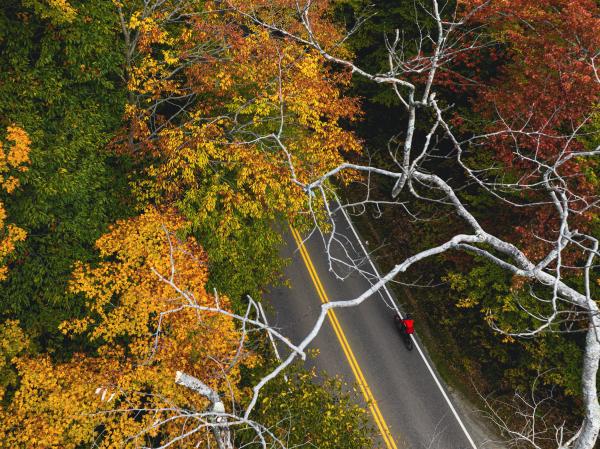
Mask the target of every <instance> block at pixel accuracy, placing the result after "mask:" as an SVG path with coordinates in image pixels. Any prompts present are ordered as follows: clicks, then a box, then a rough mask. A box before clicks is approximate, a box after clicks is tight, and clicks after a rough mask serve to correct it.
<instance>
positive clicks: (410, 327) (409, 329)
mask: <svg viewBox="0 0 600 449" xmlns="http://www.w3.org/2000/svg"><path fill="white" fill-rule="evenodd" d="M403 322H404V328H405V329H406V333H407V334H413V333H414V332H415V320H403Z"/></svg>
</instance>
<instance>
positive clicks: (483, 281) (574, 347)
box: [444, 259, 585, 396]
mask: <svg viewBox="0 0 600 449" xmlns="http://www.w3.org/2000/svg"><path fill="white" fill-rule="evenodd" d="M444 280H446V281H447V282H448V283H449V285H450V290H449V291H448V295H449V299H450V300H451V301H452V302H454V303H455V304H456V307H457V308H458V309H459V310H461V309H462V310H469V311H470V314H473V313H474V314H475V315H479V317H476V320H477V321H478V322H479V323H484V322H485V321H487V322H488V323H490V324H492V323H493V325H494V326H495V327H497V328H499V329H501V330H503V331H504V332H506V333H517V332H525V331H527V330H532V329H535V328H537V327H538V326H539V325H540V324H541V322H540V321H538V320H536V319H535V318H533V315H535V316H540V317H543V316H549V315H550V314H551V313H552V310H551V307H550V304H548V303H546V302H542V301H539V300H537V299H536V298H534V297H533V296H532V295H531V293H532V292H533V293H534V294H535V295H536V296H538V297H543V298H549V297H551V296H552V292H551V291H550V289H548V288H538V287H537V286H532V285H528V284H527V283H525V280H524V279H521V278H518V277H515V278H512V277H511V275H510V274H509V273H507V272H506V271H505V270H502V268H500V267H498V266H497V265H494V264H492V263H489V262H487V261H484V260H481V259H477V260H476V262H475V263H474V264H473V268H471V269H469V270H467V272H466V273H462V274H461V273H458V272H450V273H449V274H448V275H447V276H446V277H445V279H444ZM530 289H534V290H530ZM467 313H469V312H467ZM448 319H449V321H450V323H449V324H450V325H451V326H452V327H453V328H456V329H463V330H462V331H461V330H459V334H460V335H459V338H460V340H461V341H463V342H464V343H465V348H466V351H465V352H466V354H467V355H468V356H469V357H471V358H472V359H474V360H478V361H479V363H481V365H483V366H485V367H486V370H487V371H488V375H491V376H494V377H496V379H497V380H496V381H497V383H498V384H500V385H505V386H507V388H509V389H514V388H517V389H522V390H527V389H528V388H529V386H530V384H531V379H532V378H534V377H535V376H536V375H537V373H544V374H543V375H542V376H541V383H542V384H545V385H556V386H559V387H561V388H562V390H563V392H564V393H565V394H567V395H568V396H576V395H578V394H579V391H580V378H579V377H580V375H579V372H580V367H581V363H582V360H581V351H580V350H579V349H578V341H577V335H572V334H567V333H561V331H565V330H567V329H566V328H564V327H563V326H562V325H561V324H560V323H557V324H555V325H552V326H551V327H550V328H549V329H548V331H547V332H545V333H542V334H540V335H538V336H536V338H535V339H516V338H512V337H510V336H509V335H506V334H501V333H497V332H492V330H491V328H489V329H488V331H487V332H482V330H483V329H482V328H481V324H480V325H478V326H477V327H479V328H480V329H479V330H477V327H476V328H475V329H465V328H464V325H461V322H462V321H463V320H464V316H461V314H460V313H457V312H456V311H455V312H452V311H449V313H448ZM463 324H464V323H463ZM484 326H485V324H484ZM584 329H585V328H583V329H581V330H584ZM473 330H475V332H473ZM571 330H576V329H571ZM557 367H560V369H557ZM493 373H495V374H493Z"/></svg>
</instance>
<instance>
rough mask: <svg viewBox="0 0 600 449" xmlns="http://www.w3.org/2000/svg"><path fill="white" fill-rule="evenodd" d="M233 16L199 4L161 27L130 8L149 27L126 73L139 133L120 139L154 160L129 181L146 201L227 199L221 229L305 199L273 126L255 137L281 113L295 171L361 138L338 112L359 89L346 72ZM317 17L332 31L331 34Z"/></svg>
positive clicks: (320, 165) (337, 159) (349, 109)
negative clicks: (179, 106) (169, 103)
mask: <svg viewBox="0 0 600 449" xmlns="http://www.w3.org/2000/svg"><path fill="white" fill-rule="evenodd" d="M258 3H260V2H256V5H258ZM283 3H285V2H283ZM249 4H254V3H253V2H246V5H245V6H249ZM276 4H278V3H277V2H270V5H271V7H273V8H275V7H276V6H277V5H276ZM256 5H255V6H256ZM221 6H222V5H221ZM279 6H280V10H281V8H282V7H283V6H285V5H283V4H282V5H279ZM217 7H219V5H213V4H212V3H211V2H207V4H206V5H205V8H207V10H210V8H215V10H216V9H217ZM219 9H220V7H219ZM273 13H274V14H275V12H273ZM231 14H233V13H231ZM315 14H316V13H315ZM231 19H232V16H231V15H230V13H219V14H209V13H206V14H196V15H192V16H190V18H189V19H188V20H187V22H186V23H185V24H183V25H180V26H178V27H168V26H167V25H164V24H163V25H162V27H159V26H158V24H159V23H160V18H152V17H148V18H144V19H142V18H140V17H139V15H138V14H135V13H134V14H133V16H132V19H131V20H130V22H129V23H130V26H133V27H137V28H140V27H145V29H146V30H148V32H147V33H148V37H147V38H145V40H144V42H143V44H140V45H139V46H138V51H139V52H140V54H141V56H140V58H139V59H140V63H139V64H138V65H137V66H136V67H135V68H134V69H133V70H132V74H131V76H130V82H129V89H130V91H131V92H132V93H134V94H135V95H136V97H137V98H138V104H139V105H140V106H139V107H138V106H133V105H130V106H129V108H128V111H127V113H128V115H129V117H130V118H131V119H132V120H133V123H134V124H133V128H134V130H135V134H136V139H137V141H136V144H135V146H134V147H133V148H128V149H124V148H122V149H121V150H124V151H133V152H134V153H135V154H138V156H144V157H146V158H148V159H150V160H151V165H150V167H149V168H146V169H145V174H146V179H145V180H143V181H141V182H139V183H138V184H137V192H138V196H139V198H140V199H141V200H142V202H143V204H146V203H147V202H149V201H151V202H154V203H159V204H172V203H173V201H182V202H183V203H185V204H188V205H189V204H192V203H193V204H196V205H199V204H201V205H202V207H197V210H195V211H194V219H195V220H196V219H197V220H198V221H202V220H203V219H206V216H207V214H213V215H214V213H215V210H216V211H223V214H224V215H223V219H222V221H221V222H220V226H219V227H218V232H220V233H221V234H222V235H223V237H224V238H227V235H228V233H229V232H228V231H231V230H234V229H235V228H237V227H239V226H243V223H244V220H246V219H256V218H268V219H272V218H274V217H275V216H277V215H284V216H285V217H287V218H293V217H294V216H295V215H296V214H297V213H298V212H300V211H302V210H306V208H307V196H306V194H305V193H304V192H303V191H302V189H300V188H299V187H298V186H297V185H296V184H295V183H294V182H292V179H291V174H290V167H289V165H288V157H287V155H286V154H285V152H284V151H283V150H282V149H281V148H280V147H279V146H278V145H277V144H276V142H275V141H274V139H272V138H267V139H257V137H259V136H263V137H264V136H268V135H270V134H273V133H277V132H278V130H279V126H280V118H281V115H283V117H284V120H285V126H284V128H283V134H282V136H281V140H282V142H283V143H284V145H285V146H286V147H287V150H288V152H289V154H290V159H291V162H292V163H293V165H294V169H295V174H296V176H297V178H298V179H299V180H300V181H302V182H308V181H311V180H314V178H315V176H317V175H320V174H322V173H324V172H326V171H328V170H330V169H331V168H333V167H335V166H337V165H338V164H340V163H341V162H343V156H342V153H344V152H350V153H351V152H356V151H358V150H359V142H358V140H357V139H356V137H355V136H354V135H353V134H352V133H350V132H348V131H346V130H344V129H343V128H342V126H341V124H340V121H341V120H355V119H356V117H357V116H358V115H359V109H358V104H357V102H356V100H355V99H352V98H348V97H342V95H341V91H340V89H341V88H342V87H345V86H347V85H348V83H349V81H350V74H349V73H337V72H334V71H332V70H331V69H330V68H329V67H328V66H327V65H326V64H325V63H324V61H323V58H322V57H321V56H320V55H319V54H318V53H316V52H315V51H309V50H307V49H306V48H304V47H303V46H301V45H299V44H297V43H296V42H292V41H289V40H282V39H280V38H277V37H274V36H273V35H272V34H270V33H268V32H266V31H265V30H264V29H262V28H259V27H256V26H254V25H252V24H251V23H245V24H244V26H245V27H244V28H243V27H242V26H241V25H239V24H234V23H233V21H232V20H231ZM235 19H236V20H238V21H239V20H243V19H240V17H239V16H236V17H235ZM316 22H317V23H319V24H320V25H319V29H322V30H323V34H326V35H327V36H328V39H329V40H331V39H332V38H333V37H334V36H336V35H338V34H339V33H337V31H336V30H335V28H333V27H331V25H329V28H327V27H326V25H325V24H326V23H327V22H326V21H323V20H317V21H316ZM150 30H151V31H150ZM326 31H327V32H326ZM155 44H160V49H161V50H160V51H158V48H159V47H158V45H155ZM153 46H156V48H154V47H153ZM173 97H181V98H182V99H180V100H179V102H181V103H186V102H187V103H186V104H185V108H184V109H183V110H175V111H173V110H170V109H169V108H168V107H163V106H164V105H165V101H164V100H165V99H167V98H173ZM157 105H159V106H158V107H157ZM160 105H162V106H160ZM174 112H176V116H172V114H173V113H174ZM249 141H253V142H252V143H249ZM140 151H141V153H142V154H140ZM196 212H197V213H196Z"/></svg>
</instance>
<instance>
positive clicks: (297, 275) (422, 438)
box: [267, 217, 488, 449]
mask: <svg viewBox="0 0 600 449" xmlns="http://www.w3.org/2000/svg"><path fill="white" fill-rule="evenodd" d="M339 218H340V219H338V220H337V222H338V231H340V232H341V233H342V234H343V235H345V236H346V237H347V238H348V242H347V243H351V244H352V245H348V244H346V245H345V246H346V247H347V248H348V247H350V246H353V247H354V249H353V250H351V251H354V252H353V256H357V255H360V253H361V251H360V246H359V245H358V244H357V241H356V240H355V239H354V238H353V237H352V232H351V230H350V228H349V227H348V225H347V223H346V222H345V220H344V218H343V217H339ZM286 243H287V244H286V246H285V247H284V248H283V249H282V256H283V257H290V258H291V259H292V263H291V264H290V266H289V267H288V269H287V272H286V275H287V277H288V279H289V280H290V283H291V288H287V287H281V288H276V289H273V290H272V291H271V292H269V294H268V295H267V300H268V302H269V303H270V304H271V309H272V310H271V312H270V315H271V318H270V321H271V322H270V324H271V325H272V326H274V327H276V328H279V329H281V330H282V331H283V334H284V335H287V336H289V337H290V338H291V339H292V341H293V342H294V343H299V342H300V341H301V340H302V339H303V338H304V337H305V336H306V335H307V333H308V332H309V330H310V329H311V328H312V326H313V324H314V322H315V320H316V317H317V316H318V314H319V311H320V307H321V299H320V297H319V294H318V290H317V288H316V287H315V281H314V280H313V279H314V274H313V275H312V277H311V275H310V273H309V269H308V267H307V262H306V260H305V259H306V256H303V255H302V254H301V252H300V251H299V250H298V244H297V242H296V241H295V240H294V238H293V236H292V233H291V232H289V233H287V235H286ZM305 248H306V250H307V252H308V254H309V256H310V259H311V261H312V264H313V265H314V270H315V271H316V273H317V276H318V278H319V279H320V282H321V283H322V287H323V290H324V292H325V294H326V295H327V297H328V299H329V300H330V301H336V300H344V299H352V298H354V297H356V296H358V295H359V294H360V293H362V292H364V291H365V290H367V289H368V288H369V286H370V284H369V281H368V280H367V279H366V278H365V277H364V276H361V275H360V274H357V273H354V274H351V275H349V276H348V277H347V278H346V279H344V280H343V281H340V280H337V279H336V278H335V276H334V275H333V274H332V273H330V272H329V265H328V260H327V256H326V253H325V250H324V245H323V241H322V240H321V239H320V237H318V236H312V237H311V238H309V239H308V240H307V241H306V242H305ZM340 249H341V246H339V245H338V246H337V249H336V250H335V253H336V254H338V255H341V251H340ZM362 256H363V257H364V254H362ZM361 267H362V268H364V269H365V270H369V271H370V269H369V265H368V263H367V262H366V261H365V262H364V263H363V264H362V265H361ZM336 268H337V269H336V271H338V272H339V273H342V274H348V273H349V272H348V270H347V269H345V268H344V267H343V266H341V265H339V264H338V265H337V267H336ZM321 295H322V294H321ZM386 301H387V303H386ZM394 313H395V312H394V310H393V309H392V308H391V306H390V304H389V299H388V298H387V297H384V296H383V294H381V295H380V294H375V295H373V296H372V297H370V298H369V299H367V300H366V301H365V302H363V303H362V304H361V305H360V306H358V307H354V308H347V309H336V310H335V315H336V317H337V321H338V322H339V327H341V332H342V333H343V335H344V336H345V339H346V340H347V343H348V346H350V348H351V352H352V353H353V356H354V358H355V362H356V363H357V364H358V365H359V367H360V371H361V374H362V375H364V378H365V380H366V383H367V384H368V387H367V388H368V389H369V391H370V393H371V394H372V397H373V398H374V399H375V401H374V402H375V403H376V405H377V406H378V407H377V408H378V410H379V411H380V415H379V416H380V418H377V417H374V422H377V419H380V420H381V417H382V418H383V421H384V428H385V427H387V429H389V434H391V437H392V438H393V442H390V441H389V440H390V438H389V436H388V437H387V438H386V437H385V436H382V441H381V445H380V446H381V447H383V448H385V447H387V449H396V448H398V449H426V448H429V449H473V445H472V444H471V443H470V442H469V441H468V439H467V437H466V436H465V433H464V431H463V430H462V429H461V427H460V425H459V423H458V420H457V418H456V417H455V416H454V415H453V413H452V411H451V410H450V407H449V405H448V403H447V400H446V399H445V398H444V396H443V395H442V393H441V391H440V388H439V387H438V386H437V385H436V383H435V381H434V378H433V376H432V374H431V373H430V371H429V370H428V368H427V366H426V364H425V362H424V360H423V358H422V357H421V355H420V354H419V352H418V351H417V350H416V348H415V349H414V350H413V351H411V352H409V351H408V350H407V349H406V348H405V346H404V344H403V341H402V338H401V336H400V334H399V333H398V331H397V329H396V327H395V325H394V321H393V317H394ZM415 327H416V331H417V333H418V327H419V325H418V323H416V326H415ZM339 332H340V331H339V330H338V334H339ZM338 334H336V332H335V331H334V327H333V325H332V321H331V319H330V320H326V321H325V324H324V326H323V328H322V329H321V332H320V333H319V335H318V336H317V337H316V339H315V340H314V341H313V342H312V344H311V345H310V346H309V348H317V349H318V350H319V354H318V356H317V357H316V358H315V359H313V360H311V361H310V362H309V363H310V364H312V365H314V366H315V367H316V368H317V369H319V370H324V371H326V372H327V373H328V374H329V375H340V376H342V377H343V378H344V379H345V380H347V381H348V382H349V383H351V384H354V383H355V382H357V375H356V367H355V368H354V369H351V366H350V362H349V359H348V355H347V349H346V350H344V351H343V350H342V344H341V343H340V337H339V335H338ZM465 381H467V380H465ZM359 385H360V383H359ZM455 405H456V408H457V409H458V410H459V412H458V413H459V415H461V414H462V415H466V414H468V413H464V412H465V410H464V407H463V408H462V409H461V405H460V404H456V403H455ZM371 412H372V414H373V415H375V414H376V412H374V411H373V408H372V406H371ZM461 418H462V419H463V421H464V423H465V425H466V428H467V429H468V430H469V433H470V434H471V436H472V438H473V440H474V441H475V443H476V445H477V447H479V448H480V449H481V448H482V447H483V445H482V435H478V432H477V429H470V428H469V427H470V425H469V423H472V420H471V418H472V417H468V416H461ZM376 428H377V427H376ZM379 430H380V431H382V427H381V424H379ZM473 431H474V432H473ZM383 432H385V430H383ZM389 434H388V435H389ZM386 439H387V441H386ZM485 447H488V446H485Z"/></svg>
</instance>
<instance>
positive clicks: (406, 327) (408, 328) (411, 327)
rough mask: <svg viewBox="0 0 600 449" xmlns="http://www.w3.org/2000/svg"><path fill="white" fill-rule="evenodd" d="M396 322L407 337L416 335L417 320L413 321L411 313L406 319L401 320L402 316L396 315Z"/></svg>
mask: <svg viewBox="0 0 600 449" xmlns="http://www.w3.org/2000/svg"><path fill="white" fill-rule="evenodd" d="M395 318H396V322H397V323H398V328H399V329H400V330H401V331H402V332H404V333H405V334H407V335H410V334H414V333H415V320H413V319H412V316H411V315H410V313H407V314H406V318H404V319H402V318H400V315H398V314H396V317H395Z"/></svg>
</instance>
